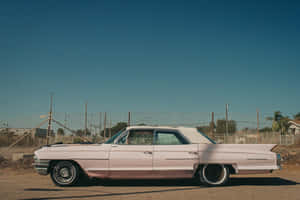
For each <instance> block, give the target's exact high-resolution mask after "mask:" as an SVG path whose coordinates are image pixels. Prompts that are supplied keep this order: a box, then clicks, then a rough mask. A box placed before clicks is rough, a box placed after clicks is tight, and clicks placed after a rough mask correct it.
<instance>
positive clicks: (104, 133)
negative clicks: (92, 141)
mask: <svg viewBox="0 0 300 200" xmlns="http://www.w3.org/2000/svg"><path fill="white" fill-rule="evenodd" d="M103 138H104V141H105V140H106V112H104V132H103Z"/></svg>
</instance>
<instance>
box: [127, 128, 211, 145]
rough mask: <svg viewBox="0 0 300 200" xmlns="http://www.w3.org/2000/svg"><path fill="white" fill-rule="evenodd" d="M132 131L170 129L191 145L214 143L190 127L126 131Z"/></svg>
mask: <svg viewBox="0 0 300 200" xmlns="http://www.w3.org/2000/svg"><path fill="white" fill-rule="evenodd" d="M131 129H168V130H177V131H179V132H180V133H181V134H182V135H184V136H185V137H186V138H187V139H188V140H189V141H190V142H191V143H196V144H211V143H212V142H211V141H210V140H209V139H208V138H206V137H205V136H204V135H202V134H201V133H199V132H198V130H197V129H196V128H190V127H182V126H179V127H171V126H130V127H127V128H126V130H131Z"/></svg>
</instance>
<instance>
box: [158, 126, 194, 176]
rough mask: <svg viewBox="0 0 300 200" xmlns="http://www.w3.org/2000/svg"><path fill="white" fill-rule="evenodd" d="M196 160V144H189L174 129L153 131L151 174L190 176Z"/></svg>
mask: <svg viewBox="0 0 300 200" xmlns="http://www.w3.org/2000/svg"><path fill="white" fill-rule="evenodd" d="M198 160H199V156H198V145H197V144H189V142H188V141H187V140H186V139H185V138H184V137H183V136H182V135H181V134H180V133H179V132H177V131H176V130H156V131H155V143H154V152H153V176H156V177H161V178H190V177H192V176H193V171H194V165H195V164H196V163H197V162H198Z"/></svg>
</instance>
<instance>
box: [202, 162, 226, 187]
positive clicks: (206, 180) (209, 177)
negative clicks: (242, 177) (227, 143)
mask: <svg viewBox="0 0 300 200" xmlns="http://www.w3.org/2000/svg"><path fill="white" fill-rule="evenodd" d="M199 177H200V181H201V183H203V184H204V185H206V186H221V185H225V184H226V183H227V182H228V180H229V169H228V167H226V166H224V165H221V164H210V165H204V166H203V167H201V168H200V170H199Z"/></svg>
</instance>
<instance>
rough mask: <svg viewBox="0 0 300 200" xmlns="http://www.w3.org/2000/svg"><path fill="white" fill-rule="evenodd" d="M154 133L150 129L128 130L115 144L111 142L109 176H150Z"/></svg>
mask: <svg viewBox="0 0 300 200" xmlns="http://www.w3.org/2000/svg"><path fill="white" fill-rule="evenodd" d="M153 139H154V133H153V130H151V129H145V130H138V129H136V130H128V131H127V132H126V133H125V134H123V135H122V136H121V137H120V138H119V139H118V141H117V142H116V144H112V146H111V151H110V156H109V177H110V178H130V179H131V178H150V177H151V173H152V167H153V166H152V161H153Z"/></svg>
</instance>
